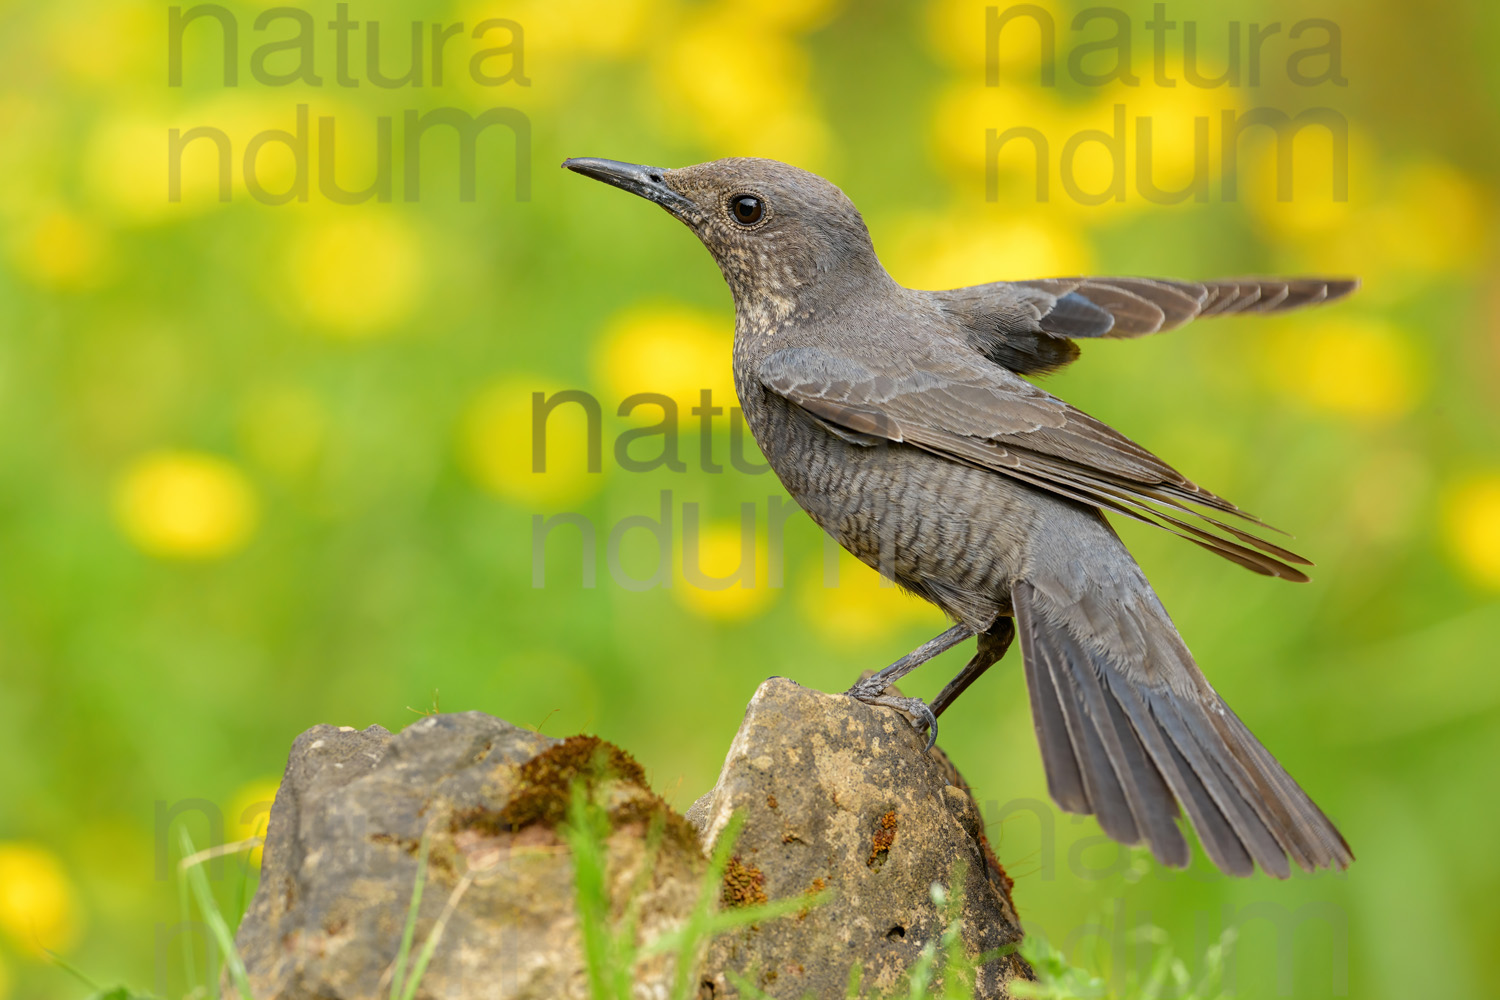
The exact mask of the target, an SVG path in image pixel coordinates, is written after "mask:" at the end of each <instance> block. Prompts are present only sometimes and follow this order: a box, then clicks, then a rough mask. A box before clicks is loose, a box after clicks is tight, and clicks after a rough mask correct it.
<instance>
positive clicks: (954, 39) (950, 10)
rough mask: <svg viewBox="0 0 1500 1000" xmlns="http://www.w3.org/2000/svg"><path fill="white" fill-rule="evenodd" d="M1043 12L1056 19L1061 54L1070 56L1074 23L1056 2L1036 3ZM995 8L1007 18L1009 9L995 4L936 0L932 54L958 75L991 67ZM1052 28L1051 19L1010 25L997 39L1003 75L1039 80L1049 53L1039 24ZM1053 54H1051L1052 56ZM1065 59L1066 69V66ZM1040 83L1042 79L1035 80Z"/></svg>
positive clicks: (930, 24)
mask: <svg viewBox="0 0 1500 1000" xmlns="http://www.w3.org/2000/svg"><path fill="white" fill-rule="evenodd" d="M1032 6H1035V7H1040V8H1041V9H1042V11H1044V12H1045V13H1046V14H1047V15H1048V16H1050V17H1051V19H1052V25H1053V27H1054V33H1055V35H1056V37H1057V39H1058V42H1059V45H1058V48H1059V49H1060V50H1062V51H1064V52H1065V51H1066V46H1067V44H1068V37H1069V36H1068V19H1067V17H1066V16H1065V15H1064V14H1063V13H1062V12H1061V11H1060V10H1059V9H1058V6H1057V4H1056V3H1055V2H1053V0H1043V2H1041V3H1035V2H1033V3H1032ZM989 7H995V8H996V9H997V12H1000V13H1003V11H1004V10H1006V9H1008V8H1006V7H1004V6H1002V5H997V4H995V3H993V2H992V0H933V2H931V3H929V4H928V5H927V33H928V40H929V41H930V42H931V44H932V49H933V51H934V52H936V53H937V54H938V55H939V56H941V57H942V59H943V60H944V61H945V62H947V63H948V64H949V65H951V66H953V67H954V68H955V69H963V70H974V69H982V68H983V67H985V65H986V62H987V60H988V58H989V52H988V49H987V48H986V46H987V45H988V34H987V33H988V30H989V29H988V24H989V21H988V15H987V14H986V8H989ZM1038 20H1040V21H1041V23H1042V24H1046V23H1047V19H1046V18H1045V17H1032V16H1031V14H1030V13H1028V14H1026V15H1023V16H1017V17H1014V18H1012V19H1011V20H1010V21H1009V22H1007V23H1006V24H1005V25H1004V26H1003V28H1002V29H1001V31H1000V36H999V38H998V39H997V46H996V50H995V51H996V55H997V56H998V57H999V67H1000V74H1001V76H1002V78H1003V77H1006V76H1009V77H1014V78H1019V77H1022V76H1026V75H1027V74H1035V73H1036V72H1037V71H1038V70H1039V69H1040V67H1041V64H1042V56H1043V54H1044V50H1043V48H1042V42H1041V36H1040V29H1039V28H1038V25H1037V22H1038ZM1048 54H1050V53H1048ZM1065 60H1066V57H1064V60H1063V65H1064V66H1065V65H1066V61H1065ZM1032 79H1033V80H1036V79H1037V77H1036V76H1034V75H1033V76H1032Z"/></svg>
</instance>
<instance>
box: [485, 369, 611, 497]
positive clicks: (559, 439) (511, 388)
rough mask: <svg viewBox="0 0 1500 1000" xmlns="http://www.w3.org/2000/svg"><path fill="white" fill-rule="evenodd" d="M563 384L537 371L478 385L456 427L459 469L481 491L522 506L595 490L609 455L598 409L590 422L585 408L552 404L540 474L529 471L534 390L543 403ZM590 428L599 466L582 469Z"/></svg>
mask: <svg viewBox="0 0 1500 1000" xmlns="http://www.w3.org/2000/svg"><path fill="white" fill-rule="evenodd" d="M562 388H563V387H561V386H558V385H557V384H556V383H555V382H554V381H553V380H552V379H550V378H547V379H544V378H542V377H541V376H525V375H513V376H510V377H509V378H506V379H504V380H503V381H500V382H496V383H494V384H492V385H490V386H488V387H487V388H485V389H484V390H482V391H481V392H480V393H479V394H478V395H477V396H476V397H475V398H474V401H473V402H472V403H470V404H469V408H468V411H467V412H466V413H465V415H464V418H463V423H462V425H461V427H460V430H459V452H460V457H461V459H462V461H463V464H464V467H465V468H466V469H468V471H469V474H470V475H471V476H473V477H474V479H475V480H476V481H477V482H478V483H479V484H480V485H481V486H483V487H484V488H485V489H488V490H489V491H490V492H492V493H495V494H496V495H498V496H501V497H504V498H505V499H507V500H510V501H513V502H516V503H520V504H523V505H527V506H542V507H548V508H553V507H559V506H564V505H567V504H570V503H574V502H576V501H578V500H581V499H582V498H584V497H586V496H588V495H590V494H592V493H594V492H595V491H596V490H598V489H599V486H600V485H601V481H602V480H603V478H604V476H603V469H605V468H607V467H608V464H609V462H610V461H612V459H611V456H610V455H609V453H608V452H607V451H606V450H605V449H607V448H608V447H609V442H607V441H605V440H604V431H603V417H604V416H605V415H606V414H604V412H603V407H602V406H601V407H600V411H601V415H600V420H599V421H598V423H597V426H596V427H591V426H590V423H591V420H590V418H589V416H588V415H587V413H586V411H585V410H584V408H583V407H582V406H581V405H580V404H579V403H575V402H565V401H563V402H557V403H556V405H555V407H553V408H551V409H549V410H547V411H546V412H545V414H544V416H543V418H542V419H543V421H544V423H543V428H544V431H545V438H544V440H545V448H546V451H545V460H546V461H545V464H546V470H545V471H544V472H537V471H535V459H536V458H537V456H536V455H535V454H534V437H533V435H534V427H535V423H536V414H535V410H534V407H535V402H534V399H533V397H534V394H535V393H538V392H540V393H543V399H544V401H550V400H552V399H553V397H554V396H555V394H556V393H557V392H559V391H561V389H562ZM596 432H597V434H598V443H599V450H600V466H599V468H600V471H598V472H590V471H589V470H588V461H587V458H588V454H589V451H590V450H591V449H590V439H591V437H593V435H594V434H595V433H596Z"/></svg>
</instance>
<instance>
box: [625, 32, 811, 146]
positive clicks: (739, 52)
mask: <svg viewBox="0 0 1500 1000" xmlns="http://www.w3.org/2000/svg"><path fill="white" fill-rule="evenodd" d="M747 30H749V31H751V32H752V33H753V35H754V39H755V40H754V43H753V44H740V43H739V40H740V39H742V38H743V36H744V35H745V33H746V31H747ZM654 65H655V67H656V70H657V74H658V86H657V91H658V92H659V93H660V94H661V95H662V96H663V98H664V99H665V100H666V101H667V102H668V104H669V105H670V108H669V110H670V111H671V112H672V113H670V114H668V115H667V116H666V118H665V123H666V124H668V125H671V126H680V125H686V126H688V132H689V133H690V134H693V135H695V136H696V137H698V138H701V139H704V140H707V141H708V143H709V144H711V145H713V146H717V147H721V148H724V149H730V150H734V151H735V152H737V153H739V154H741V155H748V156H768V157H772V158H774V159H779V160H785V161H787V162H789V163H795V164H797V165H798V166H802V167H806V168H808V169H817V168H818V166H819V165H820V160H821V158H822V157H823V155H824V153H825V151H826V147H827V144H828V141H827V128H826V126H825V125H824V123H823V121H822V119H821V118H820V117H818V116H817V115H816V114H815V113H814V112H813V111H812V110H811V106H812V95H811V94H810V93H809V91H808V87H807V80H808V73H809V71H808V59H807V53H806V52H804V51H803V50H802V48H801V47H800V46H799V45H798V44H797V43H796V42H795V41H794V40H793V39H791V38H789V37H787V36H786V35H783V34H779V33H778V31H777V29H776V28H775V27H774V26H772V25H769V24H766V23H763V22H762V21H761V20H760V18H759V16H758V15H756V16H755V17H753V18H747V15H746V14H745V12H744V11H742V10H739V9H737V8H735V7H733V6H724V7H716V8H709V9H706V10H705V11H703V12H702V13H699V14H698V15H696V16H695V17H693V18H692V19H691V20H689V21H687V22H686V23H685V24H684V25H683V26H682V27H681V28H680V29H679V30H678V31H677V32H676V33H675V34H674V35H673V36H672V37H671V39H670V41H669V42H668V45H667V51H666V53H665V54H664V55H663V56H662V57H661V58H659V59H657V60H654ZM747 123H753V125H750V124H747Z"/></svg>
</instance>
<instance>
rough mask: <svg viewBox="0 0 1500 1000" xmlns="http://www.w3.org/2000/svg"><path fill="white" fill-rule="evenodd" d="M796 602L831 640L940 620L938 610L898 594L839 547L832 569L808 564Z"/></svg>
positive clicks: (860, 638) (859, 639) (851, 639)
mask: <svg viewBox="0 0 1500 1000" xmlns="http://www.w3.org/2000/svg"><path fill="white" fill-rule="evenodd" d="M825 556H826V552H825ZM799 603H800V606H801V610H802V612H803V614H804V615H805V617H806V618H807V620H808V622H809V623H810V624H811V625H812V626H813V628H815V629H816V630H817V631H818V632H819V633H821V634H822V635H823V636H824V637H825V638H826V639H828V640H829V641H830V642H834V643H847V642H863V641H867V640H869V639H871V638H879V637H881V636H885V635H889V634H890V633H892V632H894V631H895V630H896V629H898V628H903V627H905V626H907V625H910V624H914V623H917V622H931V623H932V624H933V625H934V626H935V627H941V622H942V612H940V611H938V610H937V609H936V608H934V607H933V606H932V605H930V604H927V603H926V602H924V601H922V600H920V599H918V598H915V597H912V596H911V595H909V594H906V593H903V592H902V591H901V590H900V589H899V588H898V587H897V586H896V585H895V584H893V583H891V582H890V581H889V580H886V579H884V578H883V577H881V576H880V575H879V574H878V573H876V572H875V571H874V570H873V569H871V568H870V567H868V566H866V565H865V564H864V563H862V562H860V561H859V560H857V559H855V558H854V557H853V556H851V555H849V554H848V553H847V552H844V551H843V550H842V549H841V550H839V553H838V563H837V570H835V571H832V572H830V571H829V570H828V569H827V568H825V564H824V560H821V559H820V560H818V561H817V563H816V565H814V566H812V567H810V568H809V570H808V572H807V573H806V574H805V577H804V579H803V582H802V588H801V594H800V602H799Z"/></svg>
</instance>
